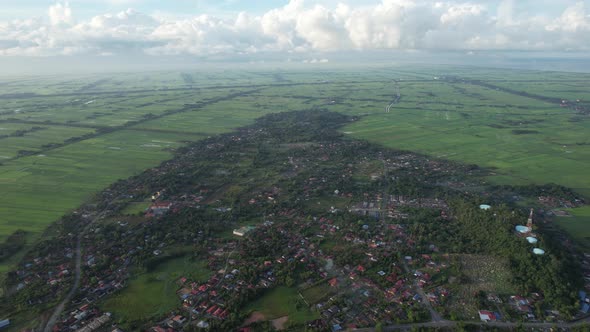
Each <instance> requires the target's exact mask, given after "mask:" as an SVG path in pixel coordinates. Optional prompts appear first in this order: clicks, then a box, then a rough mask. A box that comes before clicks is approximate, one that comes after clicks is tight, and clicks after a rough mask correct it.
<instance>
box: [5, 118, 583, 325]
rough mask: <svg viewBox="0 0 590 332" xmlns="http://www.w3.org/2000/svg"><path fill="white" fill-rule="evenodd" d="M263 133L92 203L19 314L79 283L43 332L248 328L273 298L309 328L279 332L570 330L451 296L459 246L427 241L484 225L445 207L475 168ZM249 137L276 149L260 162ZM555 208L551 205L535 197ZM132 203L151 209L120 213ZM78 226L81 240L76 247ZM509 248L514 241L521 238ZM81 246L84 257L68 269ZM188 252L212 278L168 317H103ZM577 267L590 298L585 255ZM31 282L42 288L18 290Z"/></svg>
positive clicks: (540, 310)
mask: <svg viewBox="0 0 590 332" xmlns="http://www.w3.org/2000/svg"><path fill="white" fill-rule="evenodd" d="M334 121H335V120H334ZM313 130H319V129H317V128H306V130H305V131H304V130H300V132H299V133H298V135H300V136H305V135H312V137H315V136H313V135H315V133H314V132H313ZM273 135H275V136H276V135H278V134H277V133H274V132H272V131H269V130H267V129H266V128H264V127H263V128H259V127H252V128H247V129H244V130H243V131H241V132H240V133H238V134H231V135H229V134H228V135H224V136H221V137H220V138H217V140H215V139H213V138H212V139H209V140H206V141H204V142H202V143H200V144H199V145H196V146H193V147H191V148H187V150H185V151H183V154H182V155H181V156H180V157H178V158H176V159H173V160H171V161H168V162H165V163H163V164H162V165H160V166H159V167H156V168H153V169H150V170H149V171H147V172H146V173H144V174H142V175H140V176H138V177H135V178H131V179H129V180H127V181H121V182H119V183H116V184H114V185H113V186H111V187H110V188H108V189H107V190H105V191H103V192H102V193H101V195H99V201H98V202H96V203H93V204H87V205H85V206H83V207H81V208H80V209H78V210H76V211H75V212H73V213H72V214H71V215H70V216H69V217H68V219H67V220H66V221H64V222H63V223H62V224H61V226H60V227H61V228H62V229H63V235H62V237H60V238H59V241H56V242H52V243H50V245H46V246H44V247H42V248H39V250H38V251H37V252H34V254H33V255H31V256H30V257H27V259H25V261H24V262H23V264H22V265H21V266H20V267H19V269H18V270H17V271H15V273H14V274H13V275H12V282H13V284H14V285H15V289H14V292H15V294H23V298H24V299H25V303H24V304H22V305H26V306H43V305H44V304H48V303H54V301H55V299H57V298H60V297H62V296H64V294H66V293H67V292H68V291H69V290H70V289H71V288H70V287H71V285H72V284H74V283H75V279H76V275H77V274H79V275H80V277H79V287H77V289H76V292H75V294H74V295H73V297H72V298H71V300H70V301H68V303H66V309H65V310H64V311H63V312H62V313H61V314H60V315H59V318H58V319H57V321H56V324H55V325H54V326H53V327H52V330H53V331H85V332H86V331H113V332H115V331H126V330H132V329H142V330H150V331H181V330H188V329H189V328H190V329H191V330H195V329H196V330H220V329H221V330H240V331H250V330H255V329H254V328H253V327H252V326H254V327H255V326H256V324H257V323H261V322H260V321H257V319H256V315H253V314H254V313H252V312H246V311H244V308H245V307H246V306H247V304H248V303H251V302H253V301H255V300H256V299H258V298H260V297H261V296H264V295H265V294H267V293H268V291H269V290H272V289H275V288H277V287H287V288H290V289H293V290H295V291H296V293H297V294H298V300H297V308H298V310H300V311H301V312H303V313H305V314H306V315H309V317H313V318H312V319H309V320H308V321H304V322H299V323H297V324H300V325H297V324H295V323H292V324H291V323H290V321H289V317H286V319H285V321H283V323H282V325H281V324H279V325H276V326H274V328H275V329H277V330H281V329H284V328H285V325H284V324H288V326H300V327H301V328H302V329H303V328H307V329H308V330H317V331H341V330H347V329H354V328H362V327H373V326H376V325H382V326H388V325H395V324H404V323H408V324H411V323H416V322H428V321H434V322H437V321H442V320H462V321H483V322H491V321H521V322H541V321H544V322H557V321H563V320H565V319H568V318H571V316H570V315H569V314H568V313H566V312H562V311H560V310H557V309H556V308H553V307H552V306H551V305H550V304H549V303H548V302H546V301H545V294H543V293H541V292H540V291H533V292H514V293H502V294H500V293H494V292H485V294H484V293H482V294H479V293H478V294H469V295H468V296H466V297H465V296H464V295H461V294H463V293H462V284H464V283H465V284H470V283H472V280H470V279H469V276H468V275H466V273H465V272H464V271H463V267H462V263H461V262H462V258H463V256H464V255H465V254H471V253H468V252H466V251H465V250H464V249H462V248H463V247H461V246H458V245H457V244H455V241H458V240H455V239H452V238H448V237H447V238H445V236H444V235H435V234H433V233H432V232H429V231H428V230H429V229H430V228H433V229H444V228H446V227H464V228H465V229H468V227H480V226H478V225H477V223H475V222H474V221H473V222H472V221H469V222H468V223H467V224H466V225H465V226H463V225H462V224H461V222H462V221H461V220H463V217H462V215H461V214H459V213H457V210H456V208H455V207H454V206H455V205H456V204H457V203H453V202H451V201H450V200H456V199H457V198H456V197H455V196H453V195H455V194H454V193H455V192H456V191H459V192H460V193H461V195H468V194H466V193H465V192H466V191H465V190H464V188H468V187H471V186H472V185H473V183H470V182H469V181H479V180H477V176H476V175H477V172H479V170H476V169H472V168H462V166H460V165H456V164H453V163H450V162H441V161H434V160H429V159H427V158H426V157H424V156H420V155H413V154H409V153H405V152H399V153H398V152H384V151H383V150H382V149H380V148H378V147H374V146H370V145H369V144H367V143H362V142H355V141H352V142H343V141H340V140H339V139H338V137H339V136H337V134H335V133H333V132H328V133H324V134H323V136H322V137H324V138H323V140H324V141H322V142H318V143H313V144H299V143H289V144H290V145H289V144H287V143H283V142H282V141H280V140H279V139H278V138H276V137H275V136H273ZM282 136H283V135H281V137H282ZM294 137H297V136H295V134H294ZM298 139H299V140H303V139H310V138H309V137H303V138H298ZM273 140H275V141H276V142H275V141H273ZM260 141H263V142H265V144H267V145H269V146H271V147H272V149H273V150H272V153H270V152H268V151H264V150H260V149H263V148H260V144H259V142H260ZM267 141H271V143H266V142H267ZM277 142H278V143H277ZM273 144H274V145H273ZM252 146H259V148H258V150H255V149H252V148H251V147H252ZM244 151H248V152H247V153H246V152H244ZM196 156H199V157H198V159H197V157H196ZM352 156H354V157H352ZM189 174H190V177H189ZM466 175H470V176H473V178H472V179H469V178H467V176H466ZM473 179H475V180H473ZM434 183H440V184H441V185H440V186H435V185H433V184H434ZM457 197H461V198H463V196H457ZM488 198H489V197H488ZM551 199H553V200H559V198H557V197H553V198H543V200H545V201H546V200H551ZM132 202H146V207H145V209H142V210H141V211H140V212H138V213H132V214H129V213H125V212H124V211H125V207H126V206H128V205H129V204H130V203H132ZM466 202H468V203H464V204H465V206H468V207H467V208H465V209H466V210H468V212H469V213H471V214H472V215H475V216H477V218H480V219H481V220H496V219H497V218H496V214H498V215H501V214H502V215H503V214H505V215H506V216H510V217H507V218H511V219H510V221H504V223H505V224H506V226H507V229H508V228H510V229H512V228H513V226H512V224H510V223H512V222H514V223H516V222H522V220H523V218H524V219H525V220H526V217H522V216H521V215H519V214H515V213H514V210H509V209H507V208H504V209H503V210H502V209H499V208H498V209H496V208H495V207H494V208H492V209H491V210H489V211H488V210H487V209H486V210H484V209H480V207H479V205H477V204H474V203H473V202H475V201H466ZM453 204H455V205H453ZM461 213H464V212H463V211H461ZM465 213H466V212H465ZM494 222H495V221H494ZM471 223H473V224H474V225H473V226H472V225H471ZM425 227H426V228H425ZM535 227H537V226H535ZM539 227H540V226H539ZM532 229H533V227H532V226H531V230H532ZM74 230H77V231H78V232H80V231H82V233H81V234H83V235H82V236H81V237H80V238H79V239H80V243H79V244H77V241H76V239H77V237H76V236H75V233H74ZM536 230H538V229H536ZM465 232H466V234H467V235H469V234H468V233H467V231H465ZM437 236H439V237H437ZM509 236H510V239H514V242H515V243H517V244H515V246H522V245H523V244H521V243H520V242H522V241H520V240H518V236H519V235H518V232H515V231H512V232H511V233H510V235H509ZM498 241H500V240H498ZM502 241H504V239H502ZM511 241H512V240H511ZM77 247H78V248H83V249H81V250H80V271H79V273H76V257H77ZM452 248H455V249H454V250H451V249H452ZM515 248H516V247H515ZM518 248H520V247H518ZM524 248H525V250H528V251H527V252H530V249H528V247H524ZM481 250H482V251H481V252H483V250H484V249H481ZM486 250H487V249H486ZM35 254H38V255H35ZM185 256H187V257H188V256H190V257H191V259H195V260H199V261H202V262H204V264H205V265H206V269H207V271H208V273H207V275H208V277H207V278H204V279H201V280H196V279H191V278H190V277H188V276H180V277H179V278H178V279H176V280H175V287H176V291H175V293H176V298H177V303H178V306H177V307H176V308H175V309H173V310H170V311H169V312H167V313H166V314H165V315H161V316H157V317H152V318H150V319H149V320H147V321H144V322H142V324H140V325H135V326H134V327H130V326H129V325H127V326H125V323H123V324H121V323H120V322H121V320H120V318H119V317H118V314H117V312H108V311H105V310H104V309H103V305H104V301H105V300H106V299H108V298H111V297H116V296H119V294H120V293H122V292H124V291H125V289H126V287H128V286H129V283H131V282H133V277H134V276H135V275H137V274H138V273H139V274H141V273H142V271H146V270H148V271H149V269H151V268H153V267H155V266H158V265H160V264H163V263H165V262H166V261H167V260H170V259H173V258H176V257H185ZM483 256H484V255H483V254H482V257H483ZM488 256H490V254H489V253H486V254H485V257H488ZM529 256H531V257H532V256H533V254H532V253H530V255H529ZM529 256H526V257H529ZM523 257H524V256H523ZM526 257H525V258H523V259H529V258H526ZM531 264H533V263H531ZM583 267H584V269H585V270H584V271H585V272H584V273H585V276H586V277H587V280H586V281H587V284H586V290H590V282H588V280H590V256H586V258H585V259H584V260H583ZM473 283H476V282H473ZM34 285H37V286H38V285H43V287H42V289H43V291H42V292H38V293H28V290H30V289H32V287H33V286H34ZM24 294H26V295H27V296H24ZM475 295H477V296H475ZM480 295H481V296H480ZM579 295H580V299H581V301H580V302H579V303H576V304H575V305H576V306H578V307H579V308H578V310H577V311H576V312H575V313H574V315H575V316H580V317H581V316H582V315H583V314H585V313H588V311H589V310H590V298H589V297H588V296H587V295H586V293H585V292H580V294H579ZM449 308H459V309H456V310H455V309H453V310H451V309H449ZM461 308H462V309H461ZM271 318H272V319H275V318H279V317H271ZM285 322H286V323H285ZM289 324H290V325H289Z"/></svg>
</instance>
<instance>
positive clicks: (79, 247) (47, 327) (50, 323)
mask: <svg viewBox="0 0 590 332" xmlns="http://www.w3.org/2000/svg"><path fill="white" fill-rule="evenodd" d="M82 234H83V232H80V233H79V234H78V239H77V240H76V276H75V277H74V285H72V288H71V289H70V291H69V292H68V294H67V295H66V297H65V298H64V299H63V300H62V301H61V303H60V304H59V305H58V306H57V307H56V308H55V310H54V311H53V315H51V317H50V318H49V321H47V324H46V325H45V329H43V332H50V331H52V329H53V326H54V325H55V322H56V321H57V319H58V318H59V316H60V315H61V313H62V312H63V310H64V307H65V306H66V304H67V303H68V302H70V300H71V299H72V297H73V296H74V294H75V293H76V291H77V290H78V287H79V286H80V275H81V272H82Z"/></svg>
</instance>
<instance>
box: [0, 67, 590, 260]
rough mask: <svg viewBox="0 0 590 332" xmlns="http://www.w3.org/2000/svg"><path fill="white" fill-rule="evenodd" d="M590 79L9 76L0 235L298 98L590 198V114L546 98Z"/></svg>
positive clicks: (36, 226) (420, 71) (412, 72)
mask: <svg viewBox="0 0 590 332" xmlns="http://www.w3.org/2000/svg"><path fill="white" fill-rule="evenodd" d="M589 81H590V76H589V75H583V74H567V73H551V72H531V71H515V70H496V69H475V68H452V67H432V68H397V67H387V68H377V67H375V68H349V69H346V70H344V69H342V68H337V67H334V68H330V67H316V68H313V69H311V70H310V69H298V70H290V71H278V70H268V71H262V70H261V71H245V70H242V71H233V72H224V71H203V72H165V73H159V72H154V73H141V74H132V73H127V74H113V75H107V74H100V75H93V76H82V75H78V76H71V77H34V78H33V77H29V78H8V77H7V78H4V79H0V82H2V83H3V85H2V88H1V90H0V98H1V99H0V100H2V103H1V105H0V162H1V163H2V166H1V167H0V186H1V188H2V190H1V191H0V199H1V202H2V203H0V204H1V205H0V241H3V240H4V239H5V238H6V237H7V236H9V235H10V234H11V233H13V232H14V231H16V230H18V229H22V230H25V231H27V232H28V237H29V239H30V241H29V243H30V242H32V241H34V240H35V239H36V238H38V237H39V236H40V235H41V234H42V232H43V230H44V229H45V228H46V227H47V226H48V225H49V224H50V223H51V222H53V221H55V220H56V219H58V218H59V217H60V216H61V215H63V214H64V213H65V212H67V211H70V210H72V209H75V208H76V207H77V206H79V205H80V204H81V203H83V202H84V201H86V200H87V199H89V198H90V197H92V195H93V194H94V193H96V192H97V191H98V190H100V189H101V188H104V187H105V186H107V185H108V184H110V183H112V182H114V181H116V180H118V179H124V178H127V177H129V176H131V175H134V174H137V173H139V172H141V171H142V170H144V169H146V168H150V167H153V166H156V165H158V164H159V163H160V162H161V161H163V160H166V159H169V158H170V157H171V156H172V155H173V153H174V151H175V149H176V148H178V147H180V146H182V145H184V144H185V143H186V142H189V141H196V140H200V139H202V138H205V137H207V136H211V135H215V134H218V133H224V132H228V131H230V130H232V129H233V128H236V127H240V126H244V125H247V124H250V123H252V122H253V121H254V119H256V118H258V117H260V116H262V115H264V114H267V113H272V112H282V111H292V110H303V109H328V110H330V111H338V112H342V113H345V114H348V115H356V116H360V117H361V118H360V121H356V122H355V123H353V124H350V125H349V126H347V127H345V128H344V129H343V130H342V131H343V132H346V133H348V134H350V135H351V136H352V137H354V138H361V139H367V140H369V141H372V142H376V143H379V144H382V145H384V146H387V147H392V148H396V149H407V150H412V151H418V152H423V153H427V154H430V155H432V156H435V157H439V158H447V159H452V160H456V161H461V162H465V163H470V164H477V165H479V166H482V167H488V168H490V169H492V170H493V172H494V173H495V175H493V176H491V177H490V178H489V181H491V182H495V183H511V184H515V183H516V184H526V183H550V182H553V183H557V184H561V185H565V186H568V187H571V188H574V189H575V190H577V191H579V192H580V193H582V194H584V195H586V196H587V197H588V196H590V177H589V176H588V175H587V170H586V168H587V167H586V165H588V162H589V161H590V142H589V141H588V136H587V135H586V134H585V133H587V132H588V131H589V130H590V118H589V117H588V115H585V114H583V113H582V112H580V111H577V110H575V109H574V108H573V107H571V106H568V107H562V106H560V105H559V103H556V102H554V101H552V98H553V99H554V98H557V99H562V98H565V99H568V100H571V101H572V102H573V101H574V100H577V99H579V100H580V102H579V104H580V105H582V106H585V105H587V104H586V103H587V102H588V100H590V93H589V92H588V91H587V89H585V87H586V86H587V83H588V82H589ZM480 82H485V83H486V84H489V85H490V86H483V85H482V84H480ZM492 86H493V87H497V88H493V87H492ZM398 89H399V91H400V94H401V98H400V100H399V101H398V102H397V103H396V104H394V105H393V106H392V108H391V110H390V112H387V113H386V112H385V106H387V105H388V104H390V103H391V101H392V100H393V99H394V97H395V95H396V93H397V90H398ZM518 91H522V92H527V93H529V94H531V95H533V96H531V95H527V96H523V95H519V94H518V93H517V92H518ZM535 96H540V97H547V98H548V99H547V98H546V99H543V98H535ZM33 128H35V129H34V130H33ZM19 131H20V132H19ZM584 227H586V226H584ZM12 263H14V260H13V261H10V262H2V263H0V264H3V265H1V266H0V270H6V268H7V266H6V264H12Z"/></svg>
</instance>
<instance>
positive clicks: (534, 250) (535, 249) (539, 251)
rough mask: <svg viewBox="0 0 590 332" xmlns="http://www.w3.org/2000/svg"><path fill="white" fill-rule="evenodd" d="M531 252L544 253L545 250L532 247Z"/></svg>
mask: <svg viewBox="0 0 590 332" xmlns="http://www.w3.org/2000/svg"><path fill="white" fill-rule="evenodd" d="M533 254H535V255H545V250H543V249H540V248H534V249H533Z"/></svg>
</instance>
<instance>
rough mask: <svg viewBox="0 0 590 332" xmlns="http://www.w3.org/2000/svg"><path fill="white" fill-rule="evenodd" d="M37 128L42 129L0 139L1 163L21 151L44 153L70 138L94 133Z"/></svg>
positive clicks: (47, 127) (54, 127) (87, 130)
mask: <svg viewBox="0 0 590 332" xmlns="http://www.w3.org/2000/svg"><path fill="white" fill-rule="evenodd" d="M4 126H12V124H8V123H5V124H4ZM16 127H20V125H18V124H17V126H16ZM36 127H39V128H41V129H39V130H35V131H32V132H28V133H26V134H24V135H23V136H18V137H7V138H2V139H0V161H1V159H8V158H14V157H16V156H18V155H19V151H30V152H39V153H42V151H43V149H44V148H45V147H46V146H47V145H51V144H60V143H63V142H64V141H65V140H67V139H69V138H72V137H79V136H83V135H85V134H90V133H93V132H94V130H93V129H89V128H76V127H63V126H45V125H37V126H36Z"/></svg>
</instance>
